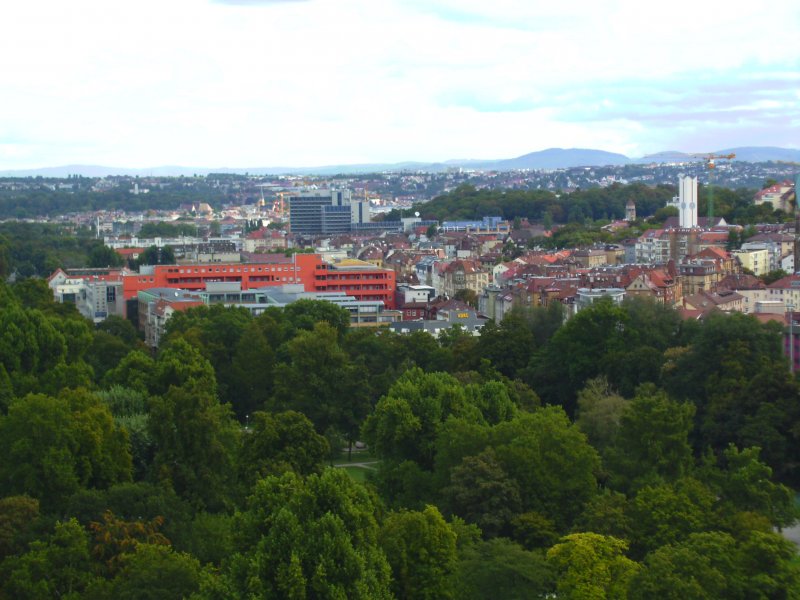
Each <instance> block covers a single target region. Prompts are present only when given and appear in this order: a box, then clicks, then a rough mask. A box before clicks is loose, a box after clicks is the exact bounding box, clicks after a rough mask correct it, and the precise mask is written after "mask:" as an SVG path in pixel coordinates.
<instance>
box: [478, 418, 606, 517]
mask: <svg viewBox="0 0 800 600" xmlns="http://www.w3.org/2000/svg"><path fill="white" fill-rule="evenodd" d="M490 444H491V445H492V447H493V448H494V450H495V452H496V454H497V458H498V461H499V462H500V464H501V465H502V466H503V469H504V470H505V472H506V473H508V474H509V476H510V477H511V478H512V479H513V480H514V481H516V482H517V485H518V486H519V492H520V497H521V499H522V509H523V511H524V512H529V511H535V512H537V513H539V514H540V515H542V516H544V517H545V518H547V519H549V520H551V521H552V522H553V523H555V527H556V529H557V530H561V531H563V530H565V529H567V528H568V527H569V524H570V523H572V521H573V520H574V519H575V517H576V516H577V515H578V514H580V512H581V511H582V510H583V507H584V505H585V503H586V502H587V501H588V500H589V498H591V497H592V496H593V495H594V494H595V493H596V489H597V481H596V479H595V473H596V472H597V471H598V469H599V465H600V461H599V457H598V455H597V452H596V451H595V450H594V448H592V447H591V446H590V445H589V444H588V443H587V441H586V437H585V436H584V435H583V433H581V432H580V431H579V430H578V428H577V427H575V426H574V425H573V424H572V423H570V421H569V418H568V417H567V415H566V413H564V411H563V410H562V409H560V408H558V407H554V406H549V407H546V408H542V409H540V410H537V411H536V412H534V413H531V414H521V415H520V416H519V417H518V418H516V419H514V420H513V421H506V422H504V423H500V424H499V425H497V426H496V427H494V428H492V430H491V433H490Z"/></svg>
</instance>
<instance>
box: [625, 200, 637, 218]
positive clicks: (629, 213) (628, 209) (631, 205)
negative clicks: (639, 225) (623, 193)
mask: <svg viewBox="0 0 800 600" xmlns="http://www.w3.org/2000/svg"><path fill="white" fill-rule="evenodd" d="M625 220H626V221H627V222H628V223H632V222H633V221H635V220H636V203H635V202H634V201H633V200H628V203H627V204H626V205H625Z"/></svg>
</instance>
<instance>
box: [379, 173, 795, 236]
mask: <svg viewBox="0 0 800 600" xmlns="http://www.w3.org/2000/svg"><path fill="white" fill-rule="evenodd" d="M709 191H710V188H708V187H706V186H700V188H699V191H698V196H699V198H698V200H699V204H698V206H699V213H700V215H706V214H707V212H708V200H709ZM677 193H678V190H677V187H676V186H673V185H658V186H655V187H650V186H647V185H645V184H641V183H634V184H630V185H622V184H613V185H610V186H608V187H605V188H592V189H587V190H576V191H574V192H571V193H560V194H558V193H554V192H550V191H546V190H531V191H528V190H502V189H480V190H478V189H476V188H475V187H473V186H471V185H466V184H465V185H460V186H458V187H457V188H455V189H454V190H452V191H450V192H448V193H446V194H442V195H441V196H438V197H436V198H434V199H433V200H431V201H430V202H425V203H422V204H418V205H415V207H414V210H417V211H419V212H420V214H421V216H422V218H423V219H436V220H438V221H442V220H446V219H447V220H459V219H481V218H482V217H484V216H494V215H497V216H502V217H503V218H504V219H507V220H509V221H513V220H514V219H519V218H526V219H529V220H530V221H536V222H540V223H544V224H545V226H546V227H548V228H549V227H550V226H552V225H553V224H565V223H580V224H583V223H586V222H587V221H588V222H591V221H609V220H614V219H622V218H624V217H625V205H626V204H627V203H628V201H629V200H633V201H634V202H635V204H636V214H637V216H638V217H639V218H647V217H653V216H655V217H657V218H658V217H660V214H659V209H664V207H665V205H666V203H667V202H668V201H669V200H671V199H672V197H673V196H675V195H677ZM754 194H755V190H752V189H746V188H740V189H737V190H731V189H728V188H722V187H714V188H713V189H712V190H711V200H712V202H713V206H714V214H715V215H716V216H720V217H724V218H725V219H726V220H727V221H728V222H730V223H738V224H748V223H765V222H766V223H774V222H780V221H783V220H785V219H786V218H787V215H786V214H785V213H783V212H782V211H774V210H772V207H771V206H770V205H768V204H767V205H761V206H756V205H754V204H753V195H754ZM385 218H386V219H387V220H392V219H399V218H400V213H399V212H398V211H392V212H389V213H387V214H386V217H385Z"/></svg>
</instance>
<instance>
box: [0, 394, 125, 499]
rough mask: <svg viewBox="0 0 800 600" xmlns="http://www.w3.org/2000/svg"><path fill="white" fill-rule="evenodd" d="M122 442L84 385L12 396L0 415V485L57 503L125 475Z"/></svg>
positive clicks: (8, 491) (10, 491)
mask: <svg viewBox="0 0 800 600" xmlns="http://www.w3.org/2000/svg"><path fill="white" fill-rule="evenodd" d="M127 445H128V443H127V436H126V435H125V433H124V431H122V430H121V429H120V428H119V427H117V426H116V425H115V424H114V421H113V418H112V416H111V413H110V412H109V411H108V408H106V407H105V405H103V404H102V403H101V402H100V401H99V400H98V399H97V398H95V397H94V396H92V395H91V394H89V393H87V392H85V391H78V392H69V393H66V394H62V396H60V397H58V398H53V397H50V396H44V395H29V396H26V397H24V398H18V399H14V400H13V401H12V403H11V405H10V407H9V411H8V415H6V416H2V417H0V452H2V455H3V456H4V457H5V459H4V460H3V461H2V462H0V488H1V490H2V493H4V494H29V495H31V496H33V497H34V498H37V499H39V501H40V502H41V503H42V505H43V506H44V507H46V508H47V509H54V508H57V507H59V506H61V503H62V502H63V501H64V500H65V499H66V498H67V497H68V496H69V495H70V494H72V493H74V492H76V491H78V490H79V489H80V488H82V487H95V488H106V487H108V486H110V485H112V484H114V483H118V482H121V481H127V480H129V479H130V476H131V456H130V453H129V452H128V448H127Z"/></svg>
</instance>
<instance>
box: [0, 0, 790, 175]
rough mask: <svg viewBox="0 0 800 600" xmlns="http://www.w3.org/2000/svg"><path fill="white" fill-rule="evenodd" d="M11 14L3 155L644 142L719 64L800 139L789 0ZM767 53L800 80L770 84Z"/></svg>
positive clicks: (355, 153)
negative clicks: (766, 3) (762, 4)
mask: <svg viewBox="0 0 800 600" xmlns="http://www.w3.org/2000/svg"><path fill="white" fill-rule="evenodd" d="M6 13H13V14H9V15H8V18H7V19H6V21H7V22H8V23H13V26H12V27H6V30H5V31H4V36H3V37H2V38H0V72H2V73H3V79H2V83H0V98H2V100H3V112H2V115H1V116H0V168H14V167H29V166H41V165H45V164H61V163H76V162H91V163H100V164H115V165H120V166H150V165H158V164H164V163H169V164H176V163H179V164H187V165H197V166H266V165H276V164H281V165H315V164H330V163H343V162H363V161H391V160H398V161H399V160H408V159H416V160H445V159H448V158H452V157H491V158H494V157H507V156H513V155H516V154H522V153H525V152H529V151H532V150H536V149H540V148H544V147H549V146H564V147H566V146H583V147H599V148H603V149H607V150H614V151H621V152H628V153H636V152H637V151H652V150H658V149H661V144H664V143H667V142H669V143H673V146H674V145H675V144H679V143H680V140H676V139H675V137H674V128H671V127H670V126H669V124H668V123H662V122H656V120H655V119H652V118H650V119H648V118H642V114H641V113H642V109H643V107H644V108H647V109H648V110H649V111H650V112H651V113H652V111H655V112H659V111H660V112H661V113H662V114H669V113H670V111H671V110H673V109H674V110H676V111H677V110H679V109H680V107H681V102H682V101H684V100H685V99H686V98H687V97H692V98H695V99H696V100H697V101H700V100H702V99H703V98H704V97H706V96H704V94H705V93H706V92H704V91H703V89H702V88H703V85H704V84H705V83H706V82H708V81H709V80H711V81H715V82H719V81H729V82H730V83H731V84H741V85H742V86H744V87H739V88H736V86H733V87H732V88H731V93H730V98H727V97H726V95H725V94H724V93H719V94H716V95H714V96H707V98H709V100H708V101H707V102H706V101H705V100H704V101H703V102H706V103H707V104H708V107H706V108H707V110H709V111H711V112H712V113H713V111H718V112H719V113H720V114H722V113H724V112H735V110H737V109H739V108H741V107H742V106H747V107H749V109H752V110H762V111H765V112H769V113H770V114H772V113H776V112H780V111H789V112H787V113H786V114H787V119H786V123H785V128H788V129H790V130H792V129H793V132H792V131H790V132H789V133H790V134H791V133H793V135H794V139H800V135H798V133H800V132H798V131H797V123H796V118H794V117H796V115H793V114H792V113H791V109H792V106H791V103H792V100H796V98H797V87H798V86H795V87H794V89H793V88H792V85H793V83H794V84H796V83H797V79H796V78H795V79H792V77H793V76H795V77H796V73H797V69H796V65H797V64H800V49H798V46H797V44H790V43H772V42H768V41H767V42H765V38H764V36H763V33H764V32H765V31H768V32H769V35H768V40H790V39H792V38H793V36H794V35H795V32H794V25H795V24H796V23H797V22H799V21H800V18H799V17H800V6H798V5H796V2H789V1H788V0H780V1H778V2H775V3H774V4H773V5H772V6H771V9H770V11H764V10H763V9H761V8H759V7H757V6H755V5H753V6H738V5H737V6H736V7H733V6H732V5H730V4H729V3H728V4H724V3H722V2H705V3H696V2H693V3H689V2H686V1H683V0H681V1H678V2H673V3H669V4H657V5H653V4H652V3H641V2H632V1H621V0H617V1H615V2H603V3H598V2H588V1H577V2H571V3H569V4H568V6H565V7H562V6H560V5H558V4H557V3H543V2H530V1H526V0H494V1H493V2H492V3H486V2H483V1H478V0H457V1H456V0H436V1H435V0H428V1H425V0H283V1H274V2H271V1H266V0H262V1H258V0H253V1H248V0H215V1H207V2H206V1H204V0H173V1H170V2H156V1H155V0H141V1H140V2H137V3H135V4H134V3H131V4H127V5H123V4H121V3H108V2H100V1H99V0H77V1H75V2H71V3H62V2H57V1H56V0H49V1H46V0H39V1H36V0H33V1H31V2H25V3H16V4H15V5H14V6H13V8H11V9H7V10H6ZM776 14H780V15H782V16H781V18H780V19H778V18H775V15H776ZM764 72H769V73H772V77H773V79H772V80H773V81H774V80H775V79H776V78H777V77H778V73H780V72H782V73H783V74H784V75H785V76H786V77H787V78H789V79H788V81H789V83H788V84H787V85H784V86H782V87H781V88H780V89H776V90H774V91H773V93H764V94H762V95H761V97H756V96H755V95H753V94H752V93H749V92H748V87H747V86H748V85H752V86H753V87H754V88H757V87H758V86H759V85H760V84H761V83H763V82H764V81H766V79H765V78H764V77H760V78H759V75H760V74H761V73H764ZM698 89H699V91H697V90H698ZM756 91H757V90H756ZM766 91H767V92H768V91H769V90H766ZM708 93H711V92H708ZM776 122H779V121H776ZM726 127H727V125H726ZM714 131H715V129H714V128H713V127H709V135H711V134H713V133H714ZM752 131H753V128H747V129H742V136H743V137H742V139H741V144H742V145H745V144H750V143H752ZM766 133H768V132H762V133H761V134H760V139H763V138H764V137H766V135H765V134H766ZM733 134H735V131H734V132H733ZM733 134H732V133H731V132H727V133H726V136H727V137H726V139H729V138H730V137H731V135H733ZM699 135H702V132H697V131H692V132H691V136H692V137H693V139H692V142H693V143H695V141H696V138H697V137H698V136H699ZM775 135H776V137H780V138H781V139H792V136H791V135H787V131H786V130H785V129H784V130H782V131H776V132H775ZM745 136H751V137H749V138H745ZM717 145H718V144H715V143H714V140H708V144H706V146H708V147H716V146H717Z"/></svg>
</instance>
